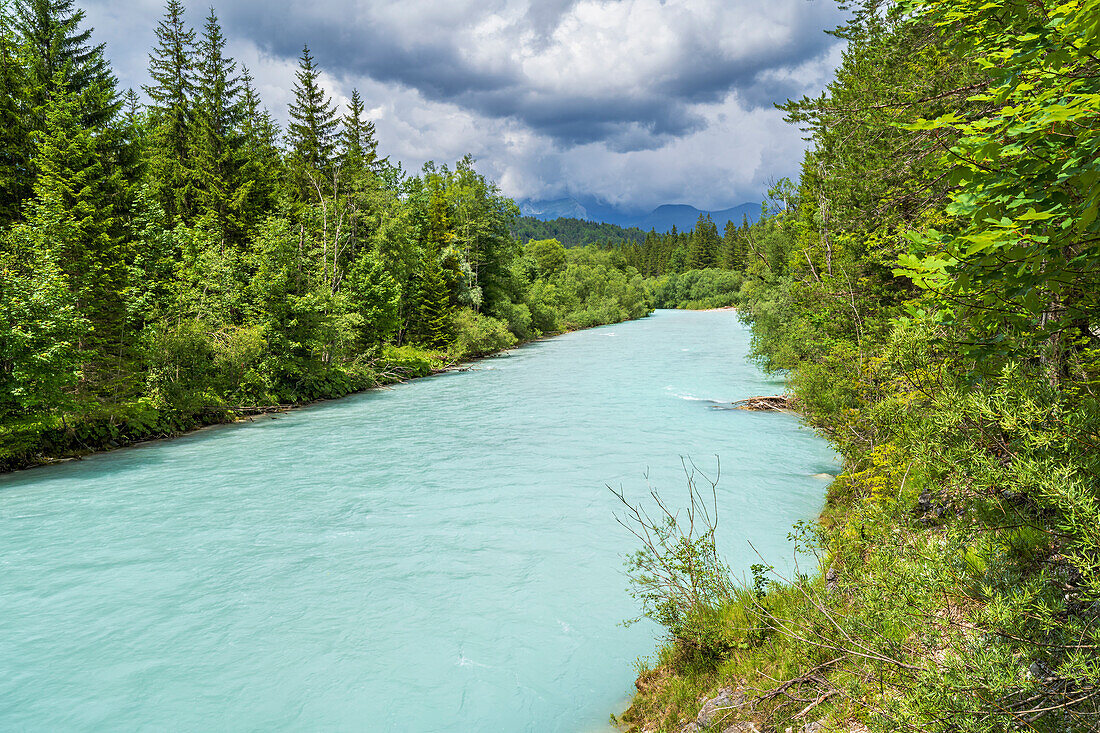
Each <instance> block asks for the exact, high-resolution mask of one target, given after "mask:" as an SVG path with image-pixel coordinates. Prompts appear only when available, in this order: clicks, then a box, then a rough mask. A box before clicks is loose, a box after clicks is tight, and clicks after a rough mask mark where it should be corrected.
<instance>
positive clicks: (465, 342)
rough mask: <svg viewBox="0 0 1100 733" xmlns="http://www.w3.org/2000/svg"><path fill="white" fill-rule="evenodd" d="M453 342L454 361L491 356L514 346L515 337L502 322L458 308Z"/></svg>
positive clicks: (455, 316)
mask: <svg viewBox="0 0 1100 733" xmlns="http://www.w3.org/2000/svg"><path fill="white" fill-rule="evenodd" d="M454 329H455V340H454V344H453V345H452V346H451V350H450V351H451V354H452V355H453V357H454V359H455V360H456V361H462V360H464V359H469V358H471V357H475V356H484V355H485V354H493V353H496V352H498V351H503V350H504V349H510V348H512V347H513V346H515V345H516V337H515V336H514V335H513V334H512V332H511V331H509V330H508V324H507V323H505V322H504V321H501V320H498V319H496V318H493V317H492V316H487V315H485V314H483V313H477V312H475V311H473V310H471V309H470V308H460V309H458V310H457V311H455V314H454Z"/></svg>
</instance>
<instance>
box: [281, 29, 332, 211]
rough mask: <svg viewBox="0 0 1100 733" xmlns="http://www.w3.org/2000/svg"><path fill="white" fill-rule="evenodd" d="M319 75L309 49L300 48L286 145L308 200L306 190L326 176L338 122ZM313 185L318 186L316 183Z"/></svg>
mask: <svg viewBox="0 0 1100 733" xmlns="http://www.w3.org/2000/svg"><path fill="white" fill-rule="evenodd" d="M320 75H321V71H320V69H319V68H317V66H316V65H315V64H314V63H313V56H312V55H310V53H309V46H305V47H303V48H302V56H301V58H300V59H299V61H298V71H297V73H296V74H295V83H294V103H293V104H291V105H290V126H289V128H288V130H287V141H288V142H289V144H290V149H291V155H292V156H293V159H294V163H295V167H296V168H297V170H296V173H298V175H299V177H300V179H301V180H299V185H300V186H301V188H302V189H303V191H304V192H305V193H306V197H307V198H308V197H309V189H311V188H313V185H314V183H313V182H311V179H316V177H317V175H318V174H319V175H320V176H321V177H322V178H325V177H327V176H328V174H329V172H330V166H331V163H332V159H333V152H334V150H335V147H336V128H337V126H338V124H339V120H338V119H337V117H336V109H335V107H334V106H333V104H332V100H331V99H329V98H328V97H326V96H325V90H324V89H322V88H321V85H320V83H319V77H320ZM316 183H318V184H319V183H320V182H319V181H316Z"/></svg>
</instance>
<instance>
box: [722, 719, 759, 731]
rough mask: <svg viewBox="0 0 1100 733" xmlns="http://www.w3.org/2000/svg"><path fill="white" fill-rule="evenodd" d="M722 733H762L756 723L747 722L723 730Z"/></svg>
mask: <svg viewBox="0 0 1100 733" xmlns="http://www.w3.org/2000/svg"><path fill="white" fill-rule="evenodd" d="M722 733H760V727H759V726H758V725H757V724H756V723H750V722H749V721H747V720H746V721H744V722H741V723H734V724H733V725H731V726H727V727H726V728H723V729H722Z"/></svg>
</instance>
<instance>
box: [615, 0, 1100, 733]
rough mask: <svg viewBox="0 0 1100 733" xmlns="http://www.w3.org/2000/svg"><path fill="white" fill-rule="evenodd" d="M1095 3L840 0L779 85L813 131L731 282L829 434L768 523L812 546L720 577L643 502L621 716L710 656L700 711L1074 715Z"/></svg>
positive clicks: (1098, 690) (934, 724) (666, 692)
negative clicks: (828, 463) (825, 32)
mask: <svg viewBox="0 0 1100 733" xmlns="http://www.w3.org/2000/svg"><path fill="white" fill-rule="evenodd" d="M1098 18H1100V4H1098V3H1097V2H1096V1H1095V0H1070V1H1069V2H1065V3H1063V2H1061V0H1059V2H1046V1H1043V0H1039V1H1036V2H1022V1H1018V0H989V1H987V0H980V1H979V0H918V1H916V2H911V3H897V4H886V5H884V4H882V3H878V2H871V1H867V2H861V3H858V4H856V5H855V6H854V7H852V13H851V20H850V21H849V22H847V23H846V24H845V25H844V26H842V27H841V28H839V29H837V31H836V32H835V33H836V35H837V36H838V37H839V38H842V39H844V40H846V41H847V50H846V51H845V53H844V56H843V61H842V63H841V65H840V67H839V68H838V69H837V72H836V77H835V79H834V80H833V81H832V82H831V83H830V84H829V86H828V88H827V89H826V91H825V93H824V94H823V95H822V96H820V97H818V98H813V99H809V98H807V99H802V100H798V101H793V102H790V103H788V104H787V105H786V107H785V109H786V113H787V115H788V119H789V120H790V121H791V122H792V123H794V124H797V125H800V126H801V127H802V128H803V130H804V131H805V132H806V134H807V135H808V137H809V139H810V140H811V142H812V147H811V149H810V151H809V152H808V153H807V154H806V157H805V159H804V162H803V166H802V173H801V180H800V182H799V185H798V186H797V188H796V189H793V190H791V191H788V192H786V193H784V192H783V191H775V192H774V194H775V195H776V197H777V198H780V199H786V200H787V202H786V205H781V206H780V207H779V211H778V212H776V213H775V215H774V216H773V217H771V218H770V219H769V220H768V221H767V222H765V224H764V225H763V226H762V228H761V229H760V230H759V231H758V232H757V238H756V239H755V240H754V246H753V247H752V248H750V256H749V257H748V258H747V259H746V263H745V270H744V271H745V282H744V285H743V287H742V289H741V292H740V298H741V312H742V314H743V316H744V318H745V320H746V321H747V322H748V323H750V324H751V325H752V327H753V349H754V353H755V356H756V358H757V359H758V360H759V361H760V363H761V364H762V365H763V366H764V367H766V368H767V369H769V370H773V371H779V372H785V373H787V374H789V375H790V377H791V384H792V386H793V389H794V392H795V395H796V397H797V403H798V405H799V409H800V411H801V412H802V414H803V416H804V418H805V419H806V420H807V421H808V422H809V423H810V424H812V425H813V426H815V427H816V428H817V429H818V430H819V431H821V432H822V434H824V435H826V436H827V437H828V438H829V439H830V440H831V441H832V442H833V444H834V445H835V446H836V447H837V449H838V450H839V451H840V453H841V454H842V455H843V457H844V461H845V469H844V472H843V474H842V475H841V476H840V477H838V478H837V480H836V481H835V482H834V483H833V484H832V486H831V487H830V489H829V495H828V504H827V506H826V509H825V511H824V513H823V515H822V518H821V522H820V523H819V524H813V525H805V526H802V527H799V528H797V529H796V531H795V532H794V533H793V536H794V537H795V539H796V541H797V543H798V545H799V546H800V547H801V549H802V550H803V551H806V552H814V553H816V555H817V556H818V557H819V558H820V561H821V567H820V571H821V572H820V574H817V573H812V574H809V575H797V574H793V575H785V576H784V578H782V579H781V578H779V577H777V576H776V575H769V574H768V572H767V571H768V570H769V569H768V568H767V567H766V566H764V565H762V564H760V565H757V566H756V567H754V569H753V573H754V580H755V582H754V583H753V584H752V586H751V587H748V588H745V587H740V586H738V584H736V583H734V582H732V581H731V579H730V578H729V577H728V575H726V574H725V573H724V571H723V568H722V566H721V564H720V563H719V562H716V561H714V560H713V556H712V555H710V554H708V552H707V551H706V547H707V535H706V533H705V532H704V533H703V537H702V539H700V534H699V530H698V527H696V528H695V529H696V533H695V534H694V535H688V534H685V535H677V534H676V533H675V532H674V531H673V530H669V529H668V528H667V527H663V528H661V531H662V532H663V534H655V535H653V536H654V537H655V538H656V540H655V541H654V544H653V545H651V546H649V547H647V548H643V551H642V552H641V553H640V554H639V555H637V556H635V558H634V559H633V561H634V563H635V564H634V565H633V566H632V573H633V577H634V579H635V584H636V588H637V590H638V595H639V598H641V599H642V601H643V605H644V607H645V610H646V612H647V613H648V614H649V615H650V616H651V617H652V618H654V619H656V620H658V621H659V622H661V623H663V624H664V625H665V627H666V628H667V629H668V631H669V635H670V644H669V646H668V647H666V648H665V649H664V650H663V651H662V652H661V661H662V669H661V670H660V671H650V672H645V673H643V675H642V677H641V678H640V679H639V689H640V690H643V692H642V693H641V694H640V695H639V697H638V698H637V699H636V700H635V704H634V707H633V708H632V709H631V711H629V713H628V715H627V716H626V717H627V718H628V719H629V720H632V721H633V722H635V723H638V724H639V727H647V728H659V729H661V730H676V729H680V728H681V726H683V725H684V724H685V722H686V721H689V720H692V719H694V718H695V716H696V714H697V712H698V711H699V699H700V696H701V695H704V696H713V695H714V693H715V691H717V690H718V689H719V688H721V687H723V686H727V685H730V686H733V687H736V688H738V689H739V690H740V691H741V692H743V693H744V694H745V695H746V700H745V703H744V704H743V705H740V706H738V705H737V704H734V703H730V704H727V706H726V708H725V710H726V712H725V713H724V715H725V718H724V722H723V723H722V726H726V725H729V724H731V723H732V722H734V721H740V720H756V721H764V722H765V723H766V725H767V727H768V729H775V730H783V729H785V728H787V727H791V728H794V729H796V730H797V729H801V727H802V726H803V725H808V724H810V723H812V722H813V721H820V722H821V724H822V726H823V727H822V729H824V730H834V729H835V730H856V729H861V730H866V729H870V730H873V731H902V730H911V731H990V732H992V731H1006V730H1029V731H1051V732H1053V731H1059V732H1061V731H1095V730H1097V726H1098V721H1100V655H1098V649H1100V450H1098V438H1097V436H1098V435H1100V399H1098V394H1097V386H1098V385H1100V338H1098V336H1100V220H1098V217H1097V210H1098V207H1100V133H1098V130H1100V126H1098V122H1100V101H1098V100H1100V66H1098V62H1097V59H1098V58H1100V34H1098V33H1097V25H1096V23H1097V19H1098ZM657 540H659V542H658V541H657ZM677 553H679V554H677ZM803 570H805V568H803ZM731 698H736V695H733V696H731ZM863 726H866V727H863ZM807 729H808V728H807Z"/></svg>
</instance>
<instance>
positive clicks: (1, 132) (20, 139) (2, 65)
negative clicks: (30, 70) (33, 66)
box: [0, 0, 33, 227]
mask: <svg viewBox="0 0 1100 733" xmlns="http://www.w3.org/2000/svg"><path fill="white" fill-rule="evenodd" d="M13 20H14V19H13V17H12V15H11V7H10V5H8V3H7V2H6V1H5V0H0V227H3V226H5V225H7V224H8V223H10V222H12V221H15V220H16V219H18V218H19V216H20V212H21V209H22V206H23V201H25V200H26V199H27V198H29V197H30V195H31V185H32V183H33V179H32V177H31V172H30V158H31V155H32V154H33V147H32V144H31V141H30V135H29V130H28V129H27V118H28V114H29V110H28V106H29V103H28V100H27V98H26V97H25V89H26V82H25V79H24V68H23V64H22V61H21V59H20V54H19V48H18V46H17V44H16V42H15V28H14V25H13Z"/></svg>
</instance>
